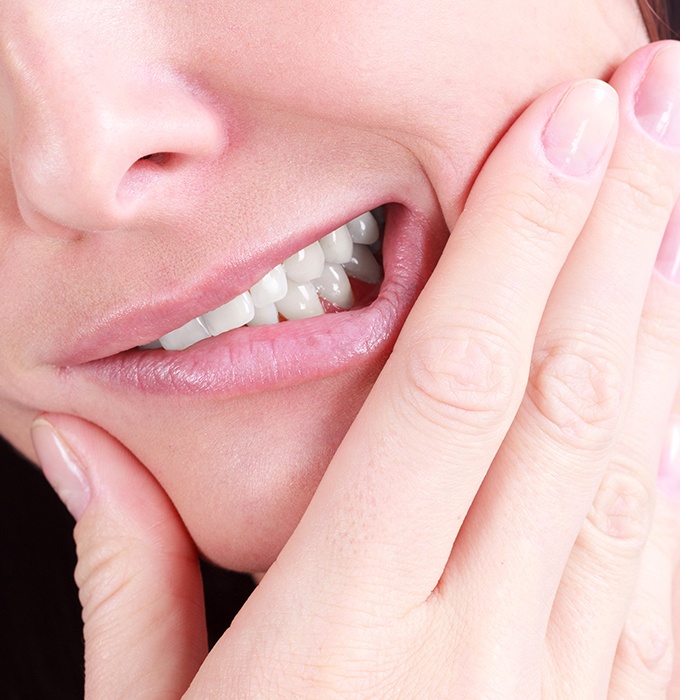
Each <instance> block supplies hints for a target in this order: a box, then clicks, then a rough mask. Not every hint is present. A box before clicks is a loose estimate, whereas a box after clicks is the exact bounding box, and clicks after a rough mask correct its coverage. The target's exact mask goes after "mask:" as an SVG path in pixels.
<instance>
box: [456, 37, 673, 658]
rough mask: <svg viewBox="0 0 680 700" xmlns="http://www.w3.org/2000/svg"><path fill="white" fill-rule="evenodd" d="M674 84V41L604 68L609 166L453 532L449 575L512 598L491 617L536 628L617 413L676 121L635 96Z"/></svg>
mask: <svg viewBox="0 0 680 700" xmlns="http://www.w3.org/2000/svg"><path fill="white" fill-rule="evenodd" d="M654 57H656V59H657V61H656V62H655V61H654V60H653V59H654ZM654 71H659V72H660V75H657V74H656V73H655V72H654ZM679 83H680V53H679V52H678V46H676V45H674V44H672V45H671V44H665V45H662V46H655V47H648V48H645V49H643V50H641V51H640V52H638V53H637V54H634V55H633V56H632V57H631V58H630V59H628V60H627V61H626V62H625V63H624V64H623V65H622V66H621V67H620V68H619V69H618V70H617V72H616V73H615V75H614V77H613V78H612V84H613V85H614V86H615V87H616V89H617V92H618V94H619V98H620V101H621V112H620V124H619V137H618V140H617V143H616V146H615V148H614V151H613V154H612V157H611V160H610V163H609V168H608V170H607V172H606V174H605V178H604V181H603V183H602V187H601V188H600V192H599V196H598V198H597V201H596V202H595V204H594V206H593V209H592V213H591V215H590V217H589V219H588V222H587V223H586V225H585V226H584V228H583V231H582V233H581V236H580V237H579V239H578V241H577V242H576V244H575V246H574V249H573V250H572V252H571V254H570V255H569V258H568V260H567V262H566V264H565V266H564V268H563V270H562V271H561V274H560V277H559V279H558V280H557V282H556V284H555V288H554V290H553V293H552V294H551V296H550V299H549V301H548V304H547V306H546V309H545V313H544V316H543V319H542V322H541V326H540V328H539V330H538V334H537V339H536V347H535V350H534V353H533V357H532V366H531V372H530V378H529V383H528V386H527V392H526V395H525V398H524V400H523V402H522V405H521V407H520V409H519V411H518V414H517V419H516V421H515V422H514V424H513V426H512V428H511V430H510V432H509V433H508V436H507V439H506V441H505V442H504V444H503V446H502V447H501V449H500V451H499V453H498V455H497V456H496V459H495V461H494V464H493V466H492V469H491V471H490V474H489V478H488V479H487V481H486V482H485V484H484V485H483V486H482V489H481V491H480V494H479V496H478V498H477V499H476V501H475V504H474V508H473V511H472V512H471V513H470V517H469V520H468V522H466V527H465V530H464V532H463V533H461V538H460V539H459V541H458V542H457V543H456V550H455V551H454V557H453V559H452V564H451V567H450V572H451V578H452V583H451V585H453V586H456V585H459V583H460V585H466V587H467V589H468V590H471V591H473V593H472V594H473V596H475V599H479V600H480V601H481V600H490V599H491V600H495V599H497V598H498V597H499V596H502V597H503V599H505V600H511V601H514V604H513V605H507V604H506V605H505V606H503V605H502V604H501V603H502V601H500V600H499V601H497V602H498V603H499V609H501V610H503V611H504V613H503V614H502V615H501V616H500V619H495V620H494V621H493V624H494V625H496V626H498V625H500V626H502V627H504V628H507V627H511V628H514V627H515V626H517V628H518V629H523V630H525V631H526V634H527V635H528V636H529V638H533V639H534V640H536V636H535V632H536V630H541V629H544V628H545V625H546V624H547V620H548V617H549V615H550V610H551V603H552V600H553V597H554V595H555V591H556V590H557V587H558V584H559V581H560V578H561V576H562V571H563V568H564V564H565V563H566V560H567V557H568V555H569V552H570V550H571V547H572V544H573V542H574V540H575V538H576V535H577V533H578V530H579V528H580V526H581V523H582V522H583V519H584V518H585V516H586V513H587V510H588V508H589V506H590V504H591V503H592V501H593V497H594V495H595V491H596V489H597V486H598V484H599V482H600V481H601V479H602V476H603V474H604V471H605V469H606V467H607V465H608V463H609V460H610V458H611V454H612V450H613V447H614V444H615V440H616V438H617V436H618V434H619V431H620V429H621V420H622V417H623V416H624V415H625V410H626V405H627V402H628V396H629V393H630V377H631V376H632V370H633V362H634V357H635V347H636V338H637V332H638V325H639V322H640V316H641V310H642V307H643V303H644V300H645V296H646V291H647V287H648V284H649V278H650V275H651V273H652V268H653V265H654V260H655V258H656V255H657V251H658V248H659V245H660V242H661V239H662V235H663V232H664V229H665V227H666V223H667V222H668V218H669V216H670V212H671V209H672V206H673V203H674V201H675V200H676V199H677V196H678V193H679V192H680V148H679V147H680V131H679V132H678V134H675V132H672V138H671V132H670V131H669V132H666V134H665V135H664V136H663V137H661V136H660V135H659V134H658V133H656V132H654V133H653V134H652V133H650V132H649V131H648V129H647V126H648V125H649V121H650V120H651V119H652V113H651V111H650V110H651V107H650V110H648V111H646V112H645V114H644V123H645V125H647V126H644V125H643V114H642V105H646V104H647V102H645V100H651V99H652V98H648V96H647V95H646V90H648V89H649V90H652V91H653V92H655V93H656V92H658V91H659V90H662V89H663V90H665V91H666V93H668V92H669V91H675V90H676V86H677V84H679ZM666 93H664V94H666ZM669 99H670V98H669ZM636 110H637V111H636ZM656 116H657V120H661V119H663V117H664V115H663V114H662V113H660V112H659V113H657V115H656ZM678 126H679V127H680V123H679V124H678ZM650 128H651V127H650ZM676 317H677V314H676ZM666 366H667V365H666ZM657 398H658V397H657ZM492 514H493V517H492ZM473 558H476V560H477V561H482V562H484V567H485V569H484V570H485V576H484V577H483V579H482V583H481V585H479V582H476V583H474V584H473V574H472V573H471V574H470V575H469V576H468V573H467V572H468V571H469V569H468V568H467V567H465V566H464V564H465V562H466V561H469V560H472V559H473ZM448 575H449V572H447V576H448ZM477 575H478V574H477ZM466 576H467V577H468V578H469V580H466V581H463V580H461V579H462V578H465V577H466ZM498 581H502V582H503V584H502V585H500V586H499V585H498V583H497V582H498ZM489 633H490V634H492V633H493V630H489ZM526 648H527V649H528V651H529V653H532V650H531V647H530V645H529V644H527V645H526ZM534 651H536V650H534Z"/></svg>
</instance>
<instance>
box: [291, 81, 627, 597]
mask: <svg viewBox="0 0 680 700" xmlns="http://www.w3.org/2000/svg"><path fill="white" fill-rule="evenodd" d="M616 120H617V99H616V96H615V94H614V92H613V91H612V90H611V89H610V88H609V87H608V86H606V85H604V84H602V83H600V82H599V81H585V82H581V83H576V84H572V85H569V86H561V87H559V88H556V89H554V90H552V91H550V92H549V93H547V94H546V95H545V96H543V97H542V98H540V99H539V100H537V101H536V102H535V103H534V104H533V105H532V106H531V107H530V108H529V109H528V110H527V112H526V113H525V114H524V115H523V116H522V117H521V118H520V119H519V120H518V121H517V123H516V124H515V125H514V126H513V127H512V128H511V130H510V131H509V132H508V134H507V135H506V136H505V137H504V139H503V140H502V142H501V143H500V144H499V146H498V147H497V148H496V150H495V151H494V153H493V154H492V156H491V157H490V158H489V160H488V162H487V163H486V165H485V167H484V168H483V170H482V172H481V174H480V176H479V178H478V180H477V181H476V183H475V185H474V187H473V189H472V192H471V194H470V197H469V199H468V202H467V205H466V209H465V212H464V213H463V214H462V216H461V218H460V220H459V222H458V224H457V225H456V227H455V229H454V231H453V232H452V236H451V240H450V242H449V244H448V246H447V249H446V251H445V252H444V255H443V257H442V259H441V262H440V264H439V266H438V267H437V270H436V271H435V273H434V275H433V277H432V279H431V281H430V282H429V283H428V285H427V287H426V289H425V290H424V292H423V293H422V295H421V297H420V299H419V300H418V303H417V305H416V307H415V308H414V310H413V313H412V314H411V316H410V317H409V319H408V321H407V324H406V326H405V327H404V329H403V332H402V334H401V336H400V338H399V341H398V343H397V346H396V347H395V350H394V353H393V355H392V357H391V358H390V360H389V362H388V363H387V366H386V367H385V369H384V371H383V372H382V374H381V375H380V377H379V379H378V382H377V383H376V385H375V387H374V390H373V391H372V392H371V395H370V396H369V398H368V400H367V402H366V404H365V405H364V407H363V409H362V411H361V413H360V415H359V417H358V419H357V420H356V421H355V423H354V425H353V426H352V428H351V429H350V431H349V433H348V435H347V437H346V439H345V440H344V441H343V443H342V445H341V447H340V449H339V451H338V453H337V454H336V457H335V459H334V460H333V462H332V464H331V465H330V467H329V469H328V471H327V473H326V475H325V477H324V479H323V480H322V483H321V485H320V487H319V489H318V491H317V493H316V495H315V497H314V499H313V501H312V504H311V505H310V508H309V509H308V511H307V513H306V514H305V516H304V518H303V520H302V522H301V525H300V527H299V528H298V530H297V531H296V533H295V534H294V535H293V537H292V539H291V540H290V542H289V543H288V545H289V546H287V547H286V548H285V549H284V552H283V553H282V555H281V557H280V559H279V563H280V564H281V565H282V566H286V565H287V562H291V563H290V566H291V567H293V566H295V567H299V566H302V565H305V564H303V562H304V563H306V565H307V566H308V567H309V568H310V570H315V571H316V572H317V573H316V576H313V578H316V579H322V580H321V581H318V580H317V582H316V585H317V586H318V585H320V586H327V585H329V581H330V582H331V584H332V582H333V581H334V579H333V577H332V576H329V573H328V572H329V571H330V572H342V573H343V576H344V577H346V579H345V580H349V581H353V580H354V581H356V580H357V579H359V580H360V581H366V580H370V581H372V582H377V583H384V584H385V585H386V586H387V588H388V589H389V590H392V591H395V592H400V593H402V594H404V596H405V597H406V598H408V600H409V604H410V603H412V602H413V601H414V600H420V601H422V600H423V599H424V598H425V597H427V595H429V594H430V593H431V591H432V590H433V588H434V587H435V586H436V584H437V581H438V580H439V577H440V575H441V572H442V570H443V568H444V566H445V563H446V561H447V559H448V557H449V555H450V550H451V546H452V543H453V540H454V539H455V536H456V533H457V531H458V528H459V527H460V524H461V522H462V520H463V518H464V517H465V514H466V513H467V510H468V508H469V505H470V503H471V501H472V499H473V497H474V494H475V493H476V491H477V489H478V487H479V484H480V482H481V480H482V479H483V477H484V475H485V473H486V470H487V468H488V465H489V464H490V462H491V460H492V458H493V455H494V454H495V452H496V451H497V449H498V446H499V445H500V443H501V441H502V439H503V437H504V435H505V433H506V431H507V429H508V427H509V425H510V423H511V422H512V419H513V417H514V415H515V412H516V410H517V406H518V405H519V402H520V400H521V396H522V393H523V390H524V386H525V384H526V376H527V371H528V366H529V360H530V356H531V349H532V345H533V339H534V337H535V333H536V329H537V327H538V324H539V321H540V318H541V315H542V313H543V310H544V306H545V303H546V300H547V298H548V296H549V293H550V290H551V288H552V286H553V284H554V281H555V278H556V277H557V275H558V273H559V270H560V268H561V267H562V265H563V263H564V260H565V258H566V256H567V254H568V252H569V250H570V248H571V246H572V244H573V242H574V240H575V239H576V237H577V236H578V234H579V232H580V230H581V228H582V227H583V224H584V223H585V221H586V218H587V216H588V214H589V212H590V209H591V207H592V204H593V201H594V199H595V197H596V194H597V190H598V187H599V185H600V182H601V178H602V175H603V173H604V170H605V167H606V162H607V159H608V156H609V154H610V152H611V147H612V143H613V139H614V136H615V130H616ZM320 561H321V562H323V566H321V567H319V562H320ZM292 562H295V565H293V563H292ZM358 588H360V586H358ZM378 588H379V586H378V587H376V590H378Z"/></svg>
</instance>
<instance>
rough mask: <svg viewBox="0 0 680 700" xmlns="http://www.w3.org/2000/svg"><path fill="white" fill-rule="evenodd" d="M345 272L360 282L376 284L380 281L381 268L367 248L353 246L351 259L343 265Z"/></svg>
mask: <svg viewBox="0 0 680 700" xmlns="http://www.w3.org/2000/svg"><path fill="white" fill-rule="evenodd" d="M345 272H346V273H347V274H348V275H349V276H350V277H354V278H356V279H358V280H361V281H362V282H367V283H368V284H378V282H380V280H381V279H382V267H381V266H380V263H379V262H378V261H377V260H376V259H375V258H374V257H373V253H371V251H370V250H369V248H368V246H365V245H360V244H359V243H355V244H354V250H353V251H352V259H351V260H350V261H349V262H348V263H347V264H346V265H345Z"/></svg>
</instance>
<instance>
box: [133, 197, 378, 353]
mask: <svg viewBox="0 0 680 700" xmlns="http://www.w3.org/2000/svg"><path fill="white" fill-rule="evenodd" d="M384 217H385V215H384V211H383V207H379V208H378V209H376V210H373V211H372V212H366V213H365V214H362V215H361V216H358V217H357V218H356V219H353V220H352V221H350V222H349V223H348V224H346V225H345V226H341V227H340V228H339V229H337V230H336V231H333V232H332V233H329V234H328V235H326V236H324V237H323V238H322V239H321V240H320V241H318V242H317V243H313V244H312V245H310V246H307V248H304V249H303V250H301V251H299V252H298V253H296V254H295V255H293V256H291V257H290V258H288V259H287V260H286V261H284V263H283V264H282V265H277V266H276V267H275V268H274V269H273V270H272V271H271V272H269V273H268V274H267V275H265V276H264V277H263V278H262V280H260V282H258V283H257V284H255V285H253V287H251V289H250V290H249V291H247V292H244V293H243V294H240V295H239V296H238V297H236V298H235V299H232V300H231V301H230V302H228V303H226V304H224V305H223V306H220V307H219V308H217V309H214V310H213V311H209V312H208V313H206V314H203V316H199V317H198V318H195V319H193V320H191V321H189V323H187V324H185V325H184V326H182V327H181V328H178V329H176V330H174V331H171V332H170V333H166V334H165V335H164V336H162V337H161V338H160V339H159V340H157V341H155V342H153V343H149V344H148V345H142V346H140V347H141V349H143V350H147V349H155V348H161V347H162V348H164V349H165V350H184V349H186V348H188V347H190V346H191V345H194V344H195V343H198V342H199V341H201V340H205V339H206V338H209V337H211V336H217V335H221V334H222V333H226V332H228V331H230V330H233V329H235V328H239V327H241V326H244V325H249V326H262V325H270V324H274V323H278V322H279V321H280V320H284V321H285V320H297V319H302V318H310V317H312V316H320V315H322V314H324V313H326V310H327V309H329V307H330V309H332V310H333V311H344V310H347V309H351V308H352V307H353V306H354V301H355V300H354V294H353V292H352V286H351V282H350V279H349V278H354V279H356V280H359V281H360V282H364V283H367V284H369V285H377V284H379V283H380V281H381V280H382V274H383V270H382V265H381V264H380V263H379V262H378V260H376V258H375V256H374V253H376V254H379V251H380V246H381V243H382V230H383V227H384ZM378 222H381V223H380V224H379V223H378ZM324 302H326V303H325V304H324Z"/></svg>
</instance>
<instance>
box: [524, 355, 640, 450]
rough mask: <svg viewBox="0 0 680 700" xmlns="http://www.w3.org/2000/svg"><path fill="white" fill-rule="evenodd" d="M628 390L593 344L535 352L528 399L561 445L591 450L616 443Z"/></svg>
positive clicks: (619, 376) (615, 370) (623, 381)
mask: <svg viewBox="0 0 680 700" xmlns="http://www.w3.org/2000/svg"><path fill="white" fill-rule="evenodd" d="M625 387H626V382H625V378H624V376H623V373H622V371H621V370H620V369H619V367H618V366H617V364H616V363H615V362H613V361H611V360H610V359H608V358H607V357H605V356H604V355H603V354H602V353H601V352H599V351H597V350H596V349H594V346H592V344H585V343H583V342H581V343H579V344H578V345H574V344H572V343H565V342H560V343H558V344H557V345H554V346H548V347H544V348H541V349H540V350H536V351H535V352H534V356H533V358H532V362H531V369H530V372H529V382H528V385H527V398H528V399H529V401H530V402H531V404H532V405H533V407H534V408H535V410H536V411H537V413H538V415H539V416H540V418H541V420H542V421H543V422H544V423H545V424H546V425H547V429H548V430H549V431H551V432H553V433H555V434H556V437H558V438H559V439H560V440H561V441H563V442H566V443H567V444H569V445H572V446H574V447H576V448H579V449H581V448H583V449H592V448H593V447H603V446H605V445H607V444H609V443H610V442H611V441H612V440H613V438H614V430H615V427H616V425H617V423H618V421H619V416H620V413H621V410H622V407H623V402H624V396H625ZM544 429H545V427H544Z"/></svg>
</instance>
